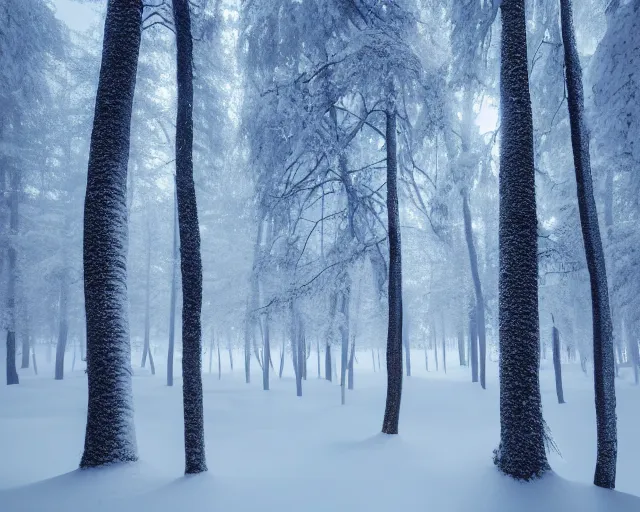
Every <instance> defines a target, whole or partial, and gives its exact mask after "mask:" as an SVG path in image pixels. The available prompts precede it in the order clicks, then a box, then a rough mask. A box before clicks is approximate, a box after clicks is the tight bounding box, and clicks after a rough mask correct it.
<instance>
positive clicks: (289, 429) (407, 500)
mask: <svg viewBox="0 0 640 512" xmlns="http://www.w3.org/2000/svg"><path fill="white" fill-rule="evenodd" d="M420 355H421V354H420V353H419V352H417V353H416V354H415V356H414V357H415V358H416V361H420V360H422V359H419V357H420ZM452 355H453V354H452ZM314 357H315V355H312V358H311V359H310V361H314ZM360 358H361V359H362V360H367V354H366V353H364V354H361V355H360ZM136 360H137V359H136ZM252 363H255V361H252ZM362 366H364V362H363V363H362ZM415 366H417V364H416V363H415V362H414V367H415ZM452 366H453V365H452V364H450V368H449V373H448V374H447V375H446V376H445V375H444V373H443V372H442V371H440V372H438V373H436V372H429V373H427V372H426V371H425V370H424V367H423V368H421V369H418V368H414V376H412V377H411V378H408V379H405V381H404V392H403V400H402V412H401V418H400V435H399V436H383V435H381V434H379V429H380V425H381V421H382V414H383V409H384V400H385V377H384V373H380V372H377V373H374V372H373V371H372V368H371V364H370V362H369V367H368V368H364V367H363V368H356V376H355V378H356V389H355V390H354V391H350V392H348V394H347V404H346V405H345V406H341V405H340V388H339V386H337V385H336V384H331V383H329V382H326V381H324V380H318V379H317V378H316V376H315V375H314V374H315V372H316V371H315V368H314V366H313V365H310V372H311V374H312V375H314V376H313V377H310V378H309V380H308V381H307V382H305V383H304V396H303V397H302V398H297V397H296V396H295V385H294V381H293V379H291V377H286V378H283V379H282V380H279V379H278V378H277V376H276V378H275V379H274V380H272V389H271V391H270V392H263V391H262V389H261V378H260V375H259V374H257V373H256V374H255V375H253V382H252V384H251V385H249V386H247V385H246V384H245V383H244V379H243V372H242V369H238V368H236V371H235V373H233V374H232V373H230V372H229V371H228V369H226V371H224V372H223V374H222V379H221V380H218V376H217V375H210V374H205V375H204V405H205V428H206V447H207V456H208V457H207V459H208V465H209V472H208V473H205V474H202V475H198V476H191V477H184V476H183V474H182V473H183V464H184V462H183V460H184V459H183V451H182V443H183V433H182V409H181V399H182V397H181V386H180V380H179V379H176V386H174V387H173V388H168V387H166V386H165V385H164V369H163V368H159V369H158V375H156V376H151V375H149V374H148V372H147V371H146V370H140V369H137V370H135V373H136V375H135V377H134V394H135V409H136V411H135V412H136V429H137V440H138V446H139V452H140V461H139V462H138V463H135V464H130V465H125V466H113V467H110V468H106V469H99V470H88V471H79V470H77V469H76V468H77V465H78V462H79V460H80V456H81V453H82V447H83V441H84V426H85V418H86V416H85V414H86V376H85V374H84V372H83V369H82V368H76V370H75V371H74V372H68V373H67V376H66V377H65V380H64V381H54V380H53V379H52V378H51V375H52V371H50V369H49V368H47V367H44V368H41V372H40V376H39V377H33V376H31V375H30V374H29V373H28V371H27V370H21V383H20V385H19V386H10V387H7V386H0V510H1V511H2V512H17V511H27V512H40V511H47V512H54V511H65V512H76V511H77V512H81V511H82V512H84V511H91V512H95V511H117V512H133V511H136V512H138V511H146V510H149V511H153V512H164V511H167V512H169V511H171V512H175V511H176V510H178V511H181V510H190V511H198V510H207V511H213V512H245V511H246V512H249V511H251V512H254V511H256V510H264V511H281V512H287V511H290V510H299V511H323V512H327V511H331V512H339V511H351V512H355V511H363V512H377V511H385V512H389V511H395V510H430V511H434V512H448V511H460V512H466V511H473V512H502V511H504V512H512V511H513V512H520V511H541V512H542V511H543V512H554V511H558V512H559V511H563V512H565V511H580V512H595V511H602V512H605V511H606V512H618V511H619V512H631V511H633V512H638V511H639V510H640V497H637V496H640V479H639V478H638V474H639V473H638V464H639V463H640V462H639V461H640V435H639V434H638V432H639V430H638V426H639V425H640V407H639V406H640V389H638V388H636V387H635V386H633V385H632V384H631V383H630V382H629V375H623V376H622V377H623V378H622V379H619V380H618V393H617V396H618V420H619V424H618V439H619V457H618V479H617V488H618V491H615V492H613V491H605V490H602V489H599V488H596V487H594V486H593V485H591V481H592V476H593V468H594V463H595V453H596V441H595V414H594V406H593V392H592V381H591V378H590V376H589V377H587V376H585V375H584V374H583V373H582V372H581V371H580V367H579V365H567V366H565V367H564V380H565V397H566V400H567V403H566V404H563V405H558V404H557V403H556V399H555V388H554V382H553V373H552V371H551V368H550V367H549V365H548V364H547V363H546V362H543V365H542V372H541V375H542V379H541V380H542V391H543V401H544V414H545V418H546V421H547V422H548V424H549V426H550V427H551V429H552V432H553V435H554V438H555V440H556V442H557V444H558V446H559V448H560V450H561V451H562V458H561V457H559V456H557V455H551V456H550V461H551V465H552V467H553V470H554V472H553V473H550V474H549V475H548V476H546V477H544V478H543V479H541V480H540V481H537V482H534V483H529V484H523V483H518V482H515V481H513V480H511V479H509V478H507V477H504V476H502V475H500V474H499V473H498V472H497V471H496V470H495V468H494V466H493V464H492V460H491V456H492V450H493V449H494V448H495V446H496V444H497V441H498V435H499V416H498V390H497V379H496V372H497V370H496V366H495V363H492V364H490V365H489V378H488V385H487V387H488V389H487V390H486V391H483V390H482V389H481V388H480V387H479V386H478V385H477V384H473V385H472V384H471V382H469V380H470V379H469V378H468V370H467V369H466V368H460V367H456V368H453V367H452ZM179 367H180V366H179V364H178V365H177V368H179ZM441 370H442V369H441ZM634 495H635V496H634Z"/></svg>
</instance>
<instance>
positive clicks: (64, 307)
mask: <svg viewBox="0 0 640 512" xmlns="http://www.w3.org/2000/svg"><path fill="white" fill-rule="evenodd" d="M64 265H65V269H64V270H63V272H62V276H61V277H60V307H59V311H58V314H59V315H60V327H59V330H58V344H57V346H56V367H55V379H56V380H62V379H64V355H65V353H66V351H67V337H68V334H69V318H68V316H69V315H68V304H67V302H68V295H69V282H68V278H67V271H66V262H65V263H64Z"/></svg>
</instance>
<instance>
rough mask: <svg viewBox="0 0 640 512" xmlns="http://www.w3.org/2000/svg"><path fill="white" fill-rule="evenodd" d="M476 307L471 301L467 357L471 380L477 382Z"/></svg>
mask: <svg viewBox="0 0 640 512" xmlns="http://www.w3.org/2000/svg"><path fill="white" fill-rule="evenodd" d="M477 315H478V308H476V303H475V301H471V307H470V308H469V359H470V360H471V382H478V327H477V325H478V324H477V322H476V318H477Z"/></svg>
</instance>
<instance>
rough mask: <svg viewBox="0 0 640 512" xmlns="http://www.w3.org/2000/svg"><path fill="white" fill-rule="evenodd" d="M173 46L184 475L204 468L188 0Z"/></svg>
mask: <svg viewBox="0 0 640 512" xmlns="http://www.w3.org/2000/svg"><path fill="white" fill-rule="evenodd" d="M173 21H174V25H175V32H176V47H177V67H178V74H177V81H178V112H177V119H176V190H177V198H178V226H179V231H180V267H181V270H182V297H183V299H182V382H183V384H182V397H183V403H184V441H185V460H186V462H185V473H187V474H190V473H201V472H203V471H206V470H207V463H206V457H205V449H204V413H203V405H202V373H201V372H202V325H201V319H200V315H201V310H202V259H201V255H200V226H199V223H198V207H197V204H196V189H195V183H194V181H193V39H192V36H191V13H190V7H189V0H173Z"/></svg>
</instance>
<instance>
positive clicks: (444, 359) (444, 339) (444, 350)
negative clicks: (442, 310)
mask: <svg viewBox="0 0 640 512" xmlns="http://www.w3.org/2000/svg"><path fill="white" fill-rule="evenodd" d="M440 319H441V322H442V369H443V370H444V373H445V374H446V373H447V332H446V329H445V325H444V318H443V317H442V315H441V317H440Z"/></svg>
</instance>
